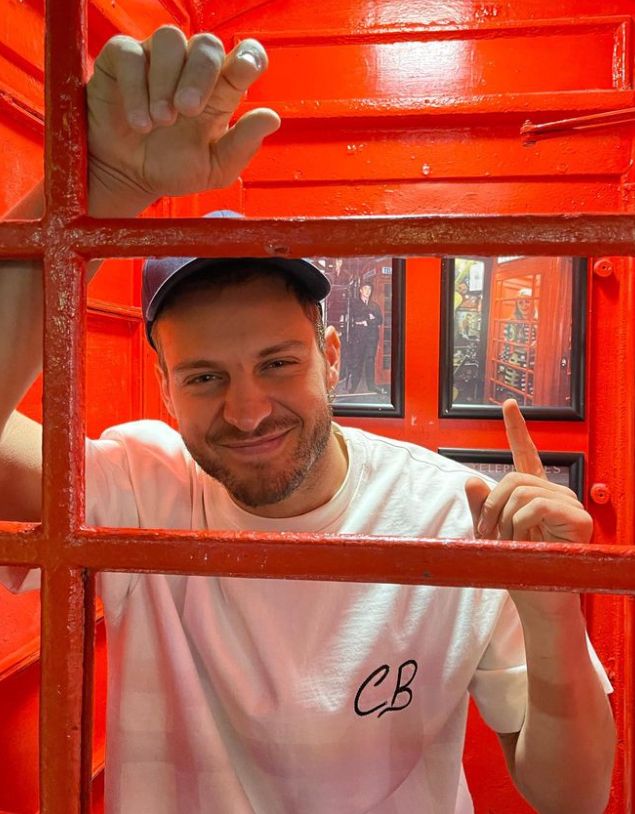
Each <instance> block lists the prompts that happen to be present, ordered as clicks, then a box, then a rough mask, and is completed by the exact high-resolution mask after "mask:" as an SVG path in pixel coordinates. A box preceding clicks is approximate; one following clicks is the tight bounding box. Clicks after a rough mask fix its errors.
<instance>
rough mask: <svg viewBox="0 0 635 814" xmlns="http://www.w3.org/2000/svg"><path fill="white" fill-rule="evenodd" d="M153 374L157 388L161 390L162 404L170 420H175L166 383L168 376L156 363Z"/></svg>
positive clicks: (168, 385) (168, 387)
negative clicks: (156, 381)
mask: <svg viewBox="0 0 635 814" xmlns="http://www.w3.org/2000/svg"><path fill="white" fill-rule="evenodd" d="M154 372H155V373H156V377H157V380H158V382H159V387H160V388H161V397H162V399H163V403H164V404H165V406H166V409H167V411H168V413H169V414H170V415H171V416H172V418H174V419H176V413H175V411H174V404H173V403H172V396H171V395H170V383H169V382H168V375H167V373H166V372H165V370H164V369H163V367H162V366H161V365H160V364H159V362H158V361H157V362H155V365H154Z"/></svg>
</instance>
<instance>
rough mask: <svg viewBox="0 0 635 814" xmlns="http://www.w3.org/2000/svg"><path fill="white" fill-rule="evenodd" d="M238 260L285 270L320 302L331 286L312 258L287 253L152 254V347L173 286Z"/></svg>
mask: <svg viewBox="0 0 635 814" xmlns="http://www.w3.org/2000/svg"><path fill="white" fill-rule="evenodd" d="M204 217H206V218H242V217H243V215H240V214H238V212H232V211H231V210H230V209H221V210H218V211H217V212H209V213H208V214H207V215H205V216H204ZM236 263H244V264H249V265H250V266H257V267H258V268H265V269H267V268H268V269H271V270H275V269H277V270H279V271H282V272H283V273H284V274H286V275H288V276H289V277H292V278H293V279H294V280H295V281H296V282H297V283H298V284H299V285H300V286H302V288H304V289H305V290H306V292H307V294H308V295H309V296H310V297H311V298H312V299H314V300H315V301H316V303H319V302H320V300H323V299H324V298H325V297H326V296H327V294H328V293H329V291H330V290H331V284H330V283H329V281H328V278H327V277H326V275H325V274H324V273H323V272H322V271H320V269H319V268H318V267H317V266H315V265H313V263H310V262H309V261H308V260H302V259H298V260H289V259H287V258H285V257H149V258H148V259H147V260H146V261H145V263H144V264H143V283H142V289H141V307H142V311H143V318H144V320H145V326H146V336H147V337H148V342H149V343H150V344H151V345H152V347H154V343H153V342H152V337H151V333H152V325H153V324H154V320H155V319H156V317H157V314H158V313H159V311H160V310H161V306H162V305H163V303H164V301H165V298H166V297H167V295H168V294H169V293H170V292H171V291H172V289H173V288H175V286H177V285H178V284H179V283H180V282H182V281H183V280H184V279H185V278H186V277H189V275H190V274H192V273H193V272H195V271H199V269H202V268H205V269H209V270H210V272H213V271H214V269H215V268H218V269H222V268H223V267H227V266H228V265H229V264H231V265H235V264H236Z"/></svg>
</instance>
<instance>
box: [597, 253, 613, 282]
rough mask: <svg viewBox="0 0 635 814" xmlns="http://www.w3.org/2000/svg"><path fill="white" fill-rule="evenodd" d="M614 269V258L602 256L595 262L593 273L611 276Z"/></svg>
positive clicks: (599, 275)
mask: <svg viewBox="0 0 635 814" xmlns="http://www.w3.org/2000/svg"><path fill="white" fill-rule="evenodd" d="M614 271H615V268H614V266H613V260H612V259H611V258H610V257H600V258H598V259H597V260H596V261H595V263H594V264H593V273H594V274H597V276H598V277H609V276H610V275H611V274H613V272H614Z"/></svg>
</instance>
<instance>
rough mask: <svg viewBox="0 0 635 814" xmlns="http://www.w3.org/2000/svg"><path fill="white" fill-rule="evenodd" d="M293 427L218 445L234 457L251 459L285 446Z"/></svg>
mask: <svg viewBox="0 0 635 814" xmlns="http://www.w3.org/2000/svg"><path fill="white" fill-rule="evenodd" d="M292 429H293V427H288V428H287V429H284V430H277V431H276V432H272V433H268V434H267V435H261V436H257V437H254V438H246V439H244V440H241V441H224V442H221V443H220V444H218V446H220V447H222V448H223V449H226V450H228V451H229V452H231V453H232V454H233V455H237V456H240V457H245V458H247V457H250V456H252V455H265V454H270V453H272V452H276V451H277V450H278V449H280V447H282V445H283V444H284V442H285V440H286V438H287V435H288V434H289V433H290V432H291V430H292Z"/></svg>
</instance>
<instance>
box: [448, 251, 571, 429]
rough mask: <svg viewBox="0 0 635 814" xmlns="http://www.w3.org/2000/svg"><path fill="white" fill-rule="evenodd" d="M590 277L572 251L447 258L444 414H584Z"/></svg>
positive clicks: (560, 415) (568, 416)
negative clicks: (513, 405) (512, 402)
mask: <svg viewBox="0 0 635 814" xmlns="http://www.w3.org/2000/svg"><path fill="white" fill-rule="evenodd" d="M585 282H586V262H585V261H584V260H578V259H574V258H571V257H518V256H516V257H488V258H483V257H452V258H446V259H445V260H444V261H443V291H444V293H443V312H442V342H441V346H442V347H441V371H442V373H441V382H440V389H441V394H440V395H441V399H440V400H441V415H443V416H484V417H489V416H491V417H494V416H499V415H500V405H501V404H502V403H503V402H504V401H505V400H506V399H508V398H514V399H516V401H517V402H518V404H519V405H520V406H521V408H522V409H523V412H524V413H525V414H527V415H530V416H532V417H534V418H540V417H542V418H563V419H566V418H568V419H580V418H582V417H583V398H582V396H583V391H584V388H583V381H582V379H583V374H584V321H585V315H586V307H585V303H586V297H585V291H586V286H585Z"/></svg>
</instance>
